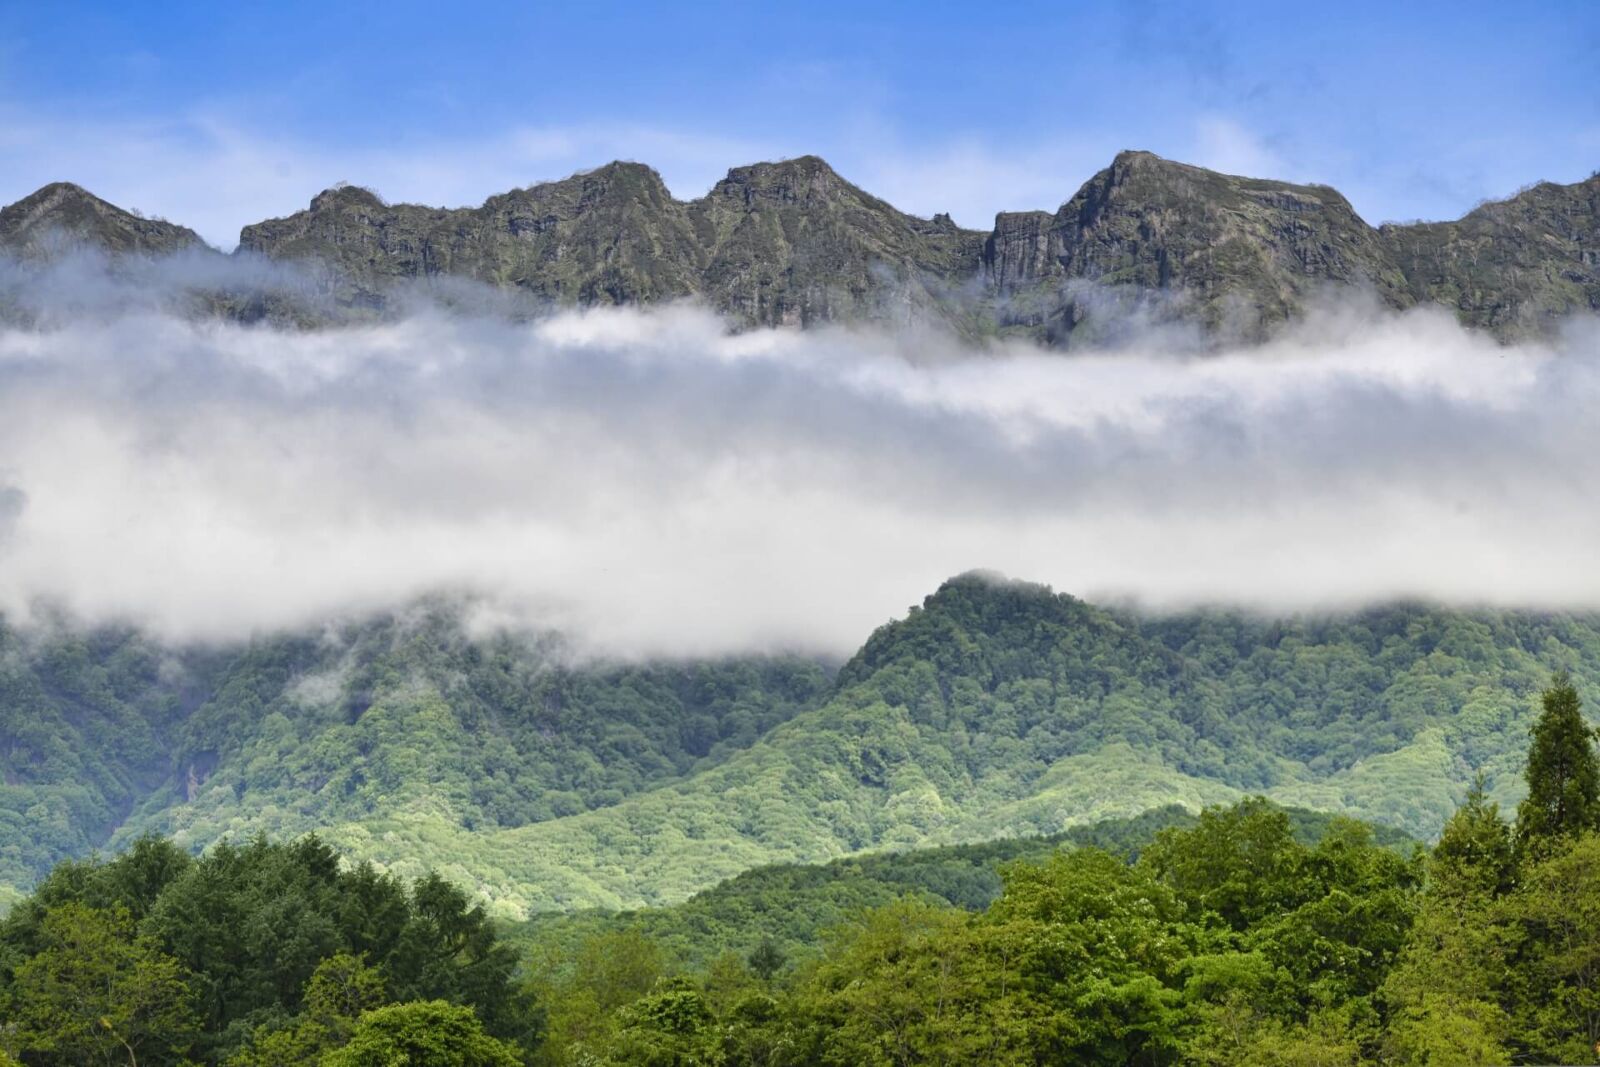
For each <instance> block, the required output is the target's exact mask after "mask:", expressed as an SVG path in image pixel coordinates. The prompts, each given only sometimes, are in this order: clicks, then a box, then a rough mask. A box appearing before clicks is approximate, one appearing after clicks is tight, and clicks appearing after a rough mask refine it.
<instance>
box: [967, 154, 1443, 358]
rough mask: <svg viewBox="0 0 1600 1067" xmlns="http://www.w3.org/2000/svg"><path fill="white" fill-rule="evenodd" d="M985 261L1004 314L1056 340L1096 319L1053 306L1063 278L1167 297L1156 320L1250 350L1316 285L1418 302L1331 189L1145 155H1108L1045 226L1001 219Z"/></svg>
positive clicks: (1078, 308)
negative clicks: (1026, 319)
mask: <svg viewBox="0 0 1600 1067" xmlns="http://www.w3.org/2000/svg"><path fill="white" fill-rule="evenodd" d="M1002 223H1003V225H1002ZM985 264H986V267H987V269H988V274H989V277H990V278H991V279H992V280H993V281H994V283H995V284H996V285H997V286H998V288H999V290H1000V291H1001V292H1002V293H1007V294H1012V299H1013V303H1014V305H1015V306H1016V309H1017V310H1014V311H1013V312H1012V314H1013V315H1017V314H1018V313H1019V312H1020V313H1021V314H1027V311H1028V310H1029V309H1031V311H1032V313H1033V315H1034V318H1035V321H1036V322H1037V323H1038V324H1039V325H1041V326H1043V327H1044V328H1045V329H1046V330H1047V332H1048V334H1049V335H1050V336H1051V337H1055V338H1065V337H1067V336H1069V335H1071V334H1072V333H1073V332H1074V331H1075V330H1078V329H1079V328H1080V327H1082V326H1083V325H1084V324H1085V322H1086V320H1088V319H1090V318H1091V317H1092V316H1093V315H1094V314H1095V313H1096V312H1097V311H1099V312H1100V314H1101V317H1102V318H1104V317H1105V314H1104V309H1100V308H1098V307H1097V306H1096V304H1095V302H1094V300H1093V299H1092V298H1090V297H1092V295H1093V294H1087V295H1086V294H1081V293H1079V294H1074V293H1072V292H1071V291H1070V290H1069V291H1068V292H1067V293H1066V295H1065V299H1063V298H1062V294H1061V292H1060V290H1061V287H1062V285H1063V284H1064V283H1066V282H1069V281H1079V282H1090V283H1093V284H1094V285H1095V286H1097V287H1100V288H1111V289H1114V290H1117V291H1121V292H1128V293H1131V294H1150V293H1163V294H1168V296H1169V299H1168V300H1167V301H1166V302H1165V303H1163V304H1162V305H1161V306H1158V307H1156V308H1155V309H1154V310H1155V311H1156V312H1157V314H1158V315H1160V316H1166V317H1173V318H1189V319H1193V320H1195V321H1197V322H1198V323H1200V324H1201V325H1202V326H1203V327H1204V328H1206V329H1207V330H1209V331H1212V332H1213V333H1217V334H1223V335H1227V336H1232V337H1239V338H1244V339H1255V340H1259V339H1261V338H1262V337H1264V336H1265V335H1266V333H1267V332H1268V331H1269V330H1270V328H1271V327H1272V326H1275V325H1278V324H1281V323H1282V322H1284V321H1286V320H1288V319H1290V318H1292V317H1294V316H1295V315H1296V314H1298V313H1299V312H1300V310H1302V309H1303V307H1304V306H1305V302H1306V301H1307V299H1309V298H1310V297H1312V296H1314V295H1315V294H1316V291H1317V289H1318V287H1319V286H1328V285H1342V286H1354V287H1357V288H1359V289H1362V290H1367V291H1371V292H1373V293H1375V294H1376V295H1377V297H1378V298H1379V300H1381V301H1382V302H1383V303H1384V304H1386V305H1388V306H1390V307H1394V308H1404V307H1408V306H1410V305H1411V304H1412V303H1413V302H1414V298H1413V297H1412V295H1411V293H1410V291H1409V290H1408V288H1407V285H1406V280H1405V277H1404V275H1403V274H1402V272H1401V271H1400V270H1399V269H1398V268H1397V267H1396V266H1395V264H1394V263H1393V262H1392V261H1391V260H1390V257H1389V254H1388V249H1387V247H1386V246H1385V245H1384V243H1383V241H1382V240H1381V239H1380V237H1379V235H1378V233H1377V232H1376V231H1375V230H1373V229H1372V228H1371V227H1370V226H1368V225H1367V224H1366V223H1365V222H1363V221H1362V219H1361V217H1360V216H1359V215H1357V214H1356V213H1355V210H1354V209H1353V208H1352V207H1351V206H1350V203H1349V201H1347V200H1345V198H1344V197H1342V196H1340V195H1339V194H1338V193H1337V192H1335V191H1334V190H1333V189H1330V188H1329V187H1327V186H1323V185H1292V184H1290V183H1288V182H1278V181H1265V180H1261V179H1257V178H1237V177H1233V176H1230V175H1225V174H1218V173H1216V172H1215V171H1209V170H1205V169H1203V168H1200V167H1191V166H1186V165H1184V164H1181V163H1173V162H1170V161H1168V160H1165V159H1162V158H1161V157H1159V156H1156V155H1153V154H1151V153H1149V152H1123V153H1121V154H1120V155H1118V156H1117V158H1116V159H1115V160H1114V161H1113V162H1112V164H1111V166H1109V167H1107V168H1106V169H1105V170H1102V171H1100V172H1099V173H1098V174H1096V175H1095V176H1094V177H1093V178H1090V179H1089V181H1088V182H1087V183H1086V184H1085V185H1084V186H1083V188H1082V189H1080V190H1079V191H1078V194H1077V195H1076V196H1074V197H1073V198H1072V199H1071V200H1069V201H1067V202H1066V203H1065V204H1063V205H1062V206H1061V208H1060V209H1059V210H1058V211H1057V212H1056V213H1055V214H1054V215H1053V216H1051V217H1050V218H1049V220H1048V221H1046V220H1045V219H1044V218H1042V217H1040V215H1039V214H1036V213H1035V214H1029V215H1022V216H1002V217H1001V220H999V221H997V223H996V228H995V233H994V235H993V236H992V237H991V240H990V243H989V245H988V247H987V249H986V254H985ZM1117 310H1121V311H1126V310H1128V308H1127V307H1126V306H1125V304H1124V306H1121V307H1119V308H1117ZM1094 325H1097V326H1098V325H1101V324H1098V323H1097V324H1094Z"/></svg>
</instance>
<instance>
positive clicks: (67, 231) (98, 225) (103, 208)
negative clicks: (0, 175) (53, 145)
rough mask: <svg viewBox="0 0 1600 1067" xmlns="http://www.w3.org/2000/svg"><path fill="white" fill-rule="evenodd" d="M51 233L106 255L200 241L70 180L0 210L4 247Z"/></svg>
mask: <svg viewBox="0 0 1600 1067" xmlns="http://www.w3.org/2000/svg"><path fill="white" fill-rule="evenodd" d="M51 233H57V234H58V235H59V236H63V237H66V238H67V239H69V240H70V241H81V240H85V239H87V240H88V241H90V242H91V243H97V244H100V245H103V246H104V247H105V248H107V249H108V250H110V251H145V252H148V251H163V250H174V249H177V248H180V247H182V246H185V245H204V243H205V242H204V241H202V240H201V239H200V235H199V234H197V233H195V232H194V231H193V230H191V229H189V228H188V227H186V226H179V225H178V224H176V223H172V222H168V221H166V220H165V219H161V218H149V217H147V216H145V215H142V214H140V213H139V212H137V211H129V210H128V209H126V208H122V207H118V206H117V205H116V204H113V203H112V202H111V201H109V200H105V199H102V198H101V197H98V196H96V195H95V194H93V193H91V192H90V191H89V190H87V189H85V188H84V187H83V186H81V185H77V184H75V183H73V182H66V181H58V182H51V183H49V184H48V185H44V186H41V187H39V188H38V189H35V190H34V191H33V192H31V193H29V194H28V195H27V196H25V197H23V198H22V199H21V200H18V201H17V202H16V203H13V204H10V205H8V206H6V207H4V208H0V236H3V237H4V238H5V239H6V240H7V242H8V243H17V242H21V243H22V244H25V245H26V244H31V243H32V242H34V241H35V240H37V239H38V238H39V237H40V236H41V235H49V234H51Z"/></svg>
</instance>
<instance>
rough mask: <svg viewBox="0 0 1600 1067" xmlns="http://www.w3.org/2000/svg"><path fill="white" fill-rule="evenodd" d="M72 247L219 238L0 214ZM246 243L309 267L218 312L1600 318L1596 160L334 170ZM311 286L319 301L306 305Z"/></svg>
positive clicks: (22, 207)
mask: <svg viewBox="0 0 1600 1067" xmlns="http://www.w3.org/2000/svg"><path fill="white" fill-rule="evenodd" d="M72 243H80V244H87V245H90V246H93V247H97V248H100V249H103V250H105V251H107V252H109V253H112V254H113V255H116V256H119V257H126V256H128V255H137V256H161V255H166V254H170V253H173V252H181V251H186V250H195V249H201V248H203V247H204V245H203V244H202V242H201V241H200V239H199V238H198V236H196V235H195V234H194V233H193V231H191V230H188V229H185V228H183V227H181V226H176V225H173V224H171V223H167V222H163V221H160V220H151V219H145V218H142V217H141V216H138V215H135V214H133V213H130V212H125V211H122V210H121V209H119V208H116V207H114V206H113V205H111V204H109V203H107V202H105V201H103V200H100V199H98V198H96V197H94V196H92V195H91V194H89V193H87V192H85V191H84V190H82V189H79V188H78V187H76V186H71V185H68V184H65V183H57V184H54V185H50V186H46V187H45V188H44V189H41V190H39V191H38V192H37V193H34V194H33V195H31V196H29V197H27V198H26V199H24V200H22V201H19V202H18V203H16V204H13V205H11V206H9V207H7V208H4V209H3V210H0V252H5V253H9V254H10V255H12V256H13V257H16V258H21V259H24V260H37V259H41V258H43V259H48V258H49V256H50V255H51V254H53V252H54V251H55V250H57V249H59V248H61V247H63V246H64V245H68V244H72ZM218 255H219V256H220V253H218ZM232 258H234V259H236V260H237V259H259V260H266V261H269V262H273V263H279V264H290V265H293V266H294V267H295V268H297V269H298V270H300V271H301V272H303V273H304V274H305V275H307V276H308V277H309V279H310V281H309V283H308V285H306V286H305V287H303V289H304V291H301V292H298V293H297V294H292V295H291V297H280V298H278V299H276V300H269V301H266V302H265V303H264V302H263V301H262V300H261V299H260V298H259V295H255V296H251V297H249V298H243V297H240V298H215V297H214V296H213V298H212V299H208V300H206V301H203V302H202V303H203V304H204V305H205V306H206V307H207V308H208V309H210V310H211V311H214V312H220V313H222V314H226V315H233V316H236V317H247V318H251V317H261V316H262V315H266V316H268V317H273V318H287V319H290V320H292V321H296V322H297V323H299V324H321V323H324V322H327V321H330V320H331V321H349V320H351V319H355V320H360V319H362V318H363V317H370V316H373V315H381V314H383V313H385V311H386V310H387V309H389V308H392V307H393V306H395V303H396V293H397V291H399V290H400V289H402V288H404V287H407V286H417V285H421V286H424V287H429V286H435V287H436V286H438V285H440V284H442V283H444V282H447V281H450V280H452V279H465V280H467V281H469V282H474V283H480V284H482V285H485V286H489V287H492V288H493V289H495V290H499V291H502V292H505V293H509V294H513V295H514V296H516V297H517V298H518V299H520V300H523V301H525V302H526V303H527V304H528V305H529V306H533V307H538V306H547V305H555V306H566V305H582V306H593V305H615V304H651V303H657V302H661V301H670V300H682V299H690V300H698V301H700V302H703V303H705V304H706V305H708V306H710V307H712V308H714V309H716V310H717V311H719V312H722V313H724V314H727V315H729V316H731V317H732V318H734V319H735V320H736V321H738V322H740V323H742V324H745V325H756V326H812V325H818V324H824V323H830V322H856V321H876V322H885V323H891V324H901V323H906V322H920V323H932V324H937V325H939V326H941V327H945V328H949V329H951V330H954V331H955V332H956V333H958V334H960V335H962V336H966V337H968V338H973V339H981V338H984V337H992V336H1006V335H1019V336H1025V337H1032V338H1036V339H1039V340H1042V341H1045V342H1047V343H1051V344H1056V345H1064V346H1065V345H1074V344H1081V343H1095V342H1102V341H1105V340H1107V339H1108V338H1111V337H1114V336H1115V331H1116V330H1117V328H1118V326H1119V324H1121V323H1124V322H1126V321H1129V319H1130V316H1133V317H1136V318H1137V319H1138V320H1139V321H1141V322H1150V321H1156V322H1171V323H1180V324H1185V325H1188V326H1192V327H1194V328H1195V330H1196V332H1197V333H1198V334H1199V335H1200V336H1203V337H1207V338H1212V339H1219V340H1229V341H1232V340H1245V341H1250V340H1260V339H1262V338H1264V337H1266V336H1267V335H1269V334H1270V333H1271V332H1272V330H1273V329H1274V328H1276V327H1277V326H1279V325H1281V324H1282V323H1284V322H1287V321H1290V320H1293V319H1294V318H1296V317H1297V316H1299V315H1300V314H1302V313H1303V312H1304V310H1305V309H1306V307H1307V306H1308V304H1309V302H1311V301H1313V300H1315V299H1316V298H1317V297H1318V296H1319V294H1322V293H1324V292H1327V291H1330V290H1331V291H1334V292H1340V291H1355V292H1359V293H1361V294H1362V298H1363V299H1368V300H1375V301H1376V302H1377V303H1379V304H1381V305H1383V306H1386V307H1389V308H1394V309H1404V308H1408V307H1412V306H1415V305H1417V304H1420V303H1438V304H1441V305H1443V306H1445V307H1449V308H1451V309H1452V310H1453V311H1454V312H1455V313H1456V314H1457V315H1458V316H1459V317H1460V319H1461V320H1462V321H1463V322H1464V323H1465V324H1467V325H1469V326H1473V327H1478V328H1483V329H1486V330H1489V331H1491V332H1492V333H1494V334H1495V336H1497V337H1499V338H1501V339H1503V340H1512V339H1517V338H1521V337H1527V336H1532V335H1538V334H1541V333H1544V332H1548V331H1549V330H1551V329H1553V328H1554V327H1555V326H1556V325H1557V324H1558V323H1559V322H1560V321H1561V320H1562V319H1563V318H1564V317H1565V316H1567V315H1569V314H1571V313H1573V312H1582V311H1594V310H1600V173H1597V174H1596V175H1595V176H1592V177H1590V178H1589V179H1588V180H1587V181H1583V182H1578V183H1575V184H1572V185H1565V186H1563V185H1555V184H1551V183H1542V184H1539V185H1535V186H1532V187H1530V188H1529V189H1526V190H1524V191H1522V192H1520V193H1518V194H1516V195H1515V196H1513V197H1511V198H1509V199H1507V200H1504V201H1498V202H1494V203H1487V204H1484V205H1482V206H1480V207H1479V208H1477V209H1475V210H1474V211H1472V212H1471V213H1469V214H1468V215H1466V216H1465V217H1463V218H1461V219H1459V220H1457V221H1454V222H1433V223H1415V224H1406V225H1394V224H1386V225H1383V226H1379V227H1373V226H1370V225H1368V224H1367V223H1366V222H1365V221H1364V220H1363V219H1362V218H1361V217H1360V216H1359V215H1358V214H1357V213H1356V212H1355V210H1354V209H1353V208H1352V207H1351V205H1350V203H1349V202H1348V201H1347V200H1346V199H1345V198H1344V197H1343V196H1342V195H1340V194H1339V193H1338V192H1337V191H1335V190H1334V189H1332V188H1330V187H1328V186H1323V185H1297V184H1292V183H1288V182H1281V181H1271V180H1266V179H1258V178H1244V177H1235V176H1231V175H1225V174H1220V173H1217V172H1215V171H1210V170H1205V169H1203V168H1200V167H1194V166H1189V165H1186V164H1182V163H1175V162H1172V161H1169V160H1166V159H1162V158H1161V157H1159V156H1155V155H1153V154H1151V153H1148V152H1123V153H1121V154H1119V155H1118V156H1117V157H1116V158H1115V159H1114V160H1113V161H1112V163H1111V165H1110V166H1108V167H1107V168H1105V169H1104V170H1102V171H1100V172H1099V173H1097V174H1096V175H1094V176H1093V177H1092V178H1090V179H1089V181H1088V182H1086V183H1084V185H1083V186H1082V188H1081V189H1079V191H1078V192H1077V194H1076V195H1074V196H1073V197H1071V198H1070V199H1068V200H1067V201H1066V202H1065V203H1063V204H1062V205H1061V206H1060V207H1059V208H1058V209H1057V210H1056V211H1054V212H1048V211H1021V212H1003V213H1001V214H999V215H998V216H996V219H995V224H994V226H993V227H992V228H991V230H989V231H988V232H984V231H980V230H967V229H963V228H961V227H959V226H957V225H956V224H955V223H954V222H953V221H951V219H950V218H949V216H947V215H936V216H934V217H933V218H931V219H923V218H919V217H917V216H913V215H909V214H906V213H904V212H901V211H899V210H898V209H896V208H895V207H893V206H892V205H890V204H888V203H886V202H885V201H882V200H880V199H878V198H876V197H874V196H872V195H871V194H869V193H867V192H865V191H863V190H862V189H860V188H858V187H857V186H855V185H853V184H851V183H850V182H848V181H846V180H845V179H844V178H842V177H841V176H840V175H839V174H838V173H837V172H835V171H834V170H833V168H831V167H830V166H829V165H828V164H827V163H826V162H825V161H823V160H822V159H820V158H818V157H816V156H802V157H799V158H797V159H790V160H784V161H781V162H777V163H758V164H755V165H752V166H747V167H737V168H734V169H733V170H731V171H729V172H728V175H727V177H725V178H724V179H723V180H722V181H720V182H718V183H717V184H716V185H715V186H714V187H713V188H712V189H711V190H710V191H709V192H708V193H707V194H706V195H705V196H703V197H700V198H699V199H694V200H679V199H677V198H675V197H674V196H673V195H672V194H671V192H670V191H669V190H668V189H667V187H666V185H665V183H664V182H663V181H662V179H661V176H660V175H659V174H657V173H656V172H655V171H654V170H652V169H651V168H649V167H647V166H644V165H642V164H638V163H625V162H615V163H609V164H607V165H605V166H603V167H599V168H597V169H595V170H592V171H587V172H584V173H581V174H575V175H573V176H571V177H569V178H564V179H562V180H560V181H554V182H546V183H543V184H539V185H533V186H529V187H527V188H523V189H515V190H512V191H510V192H507V193H503V194H499V195H496V196H492V197H490V198H489V199H487V200H486V201H484V203H483V204H481V205H480V206H478V207H467V208H434V207H424V206H420V205H415V204H389V203H386V202H385V201H384V200H383V199H381V198H380V197H379V196H378V195H377V194H375V193H373V192H372V191H370V190H367V189H363V188H360V187H356V186H348V185H347V186H339V187H335V188H332V189H328V190H326V191H324V192H322V193H319V194H318V195H317V196H316V197H314V198H313V199H312V201H311V203H310V205H309V206H308V208H307V209H306V210H304V211H300V212H296V213H295V214H293V215H290V216H287V217H285V218H279V219H269V220H265V221H262V222H259V223H255V224H252V225H249V226H246V227H245V228H244V230H243V231H242V233H241V235H240V242H239V247H238V249H237V250H236V251H235V253H233V257H232ZM307 292H310V293H312V294H315V295H316V296H317V297H318V298H319V300H320V303H319V306H318V307H317V308H316V309H314V310H310V311H308V310H306V308H305V307H303V306H302V307H299V308H298V309H296V307H295V306H294V305H295V304H296V301H299V303H300V304H302V305H303V304H304V303H305V300H306V293H307ZM263 309H265V310H263Z"/></svg>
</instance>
